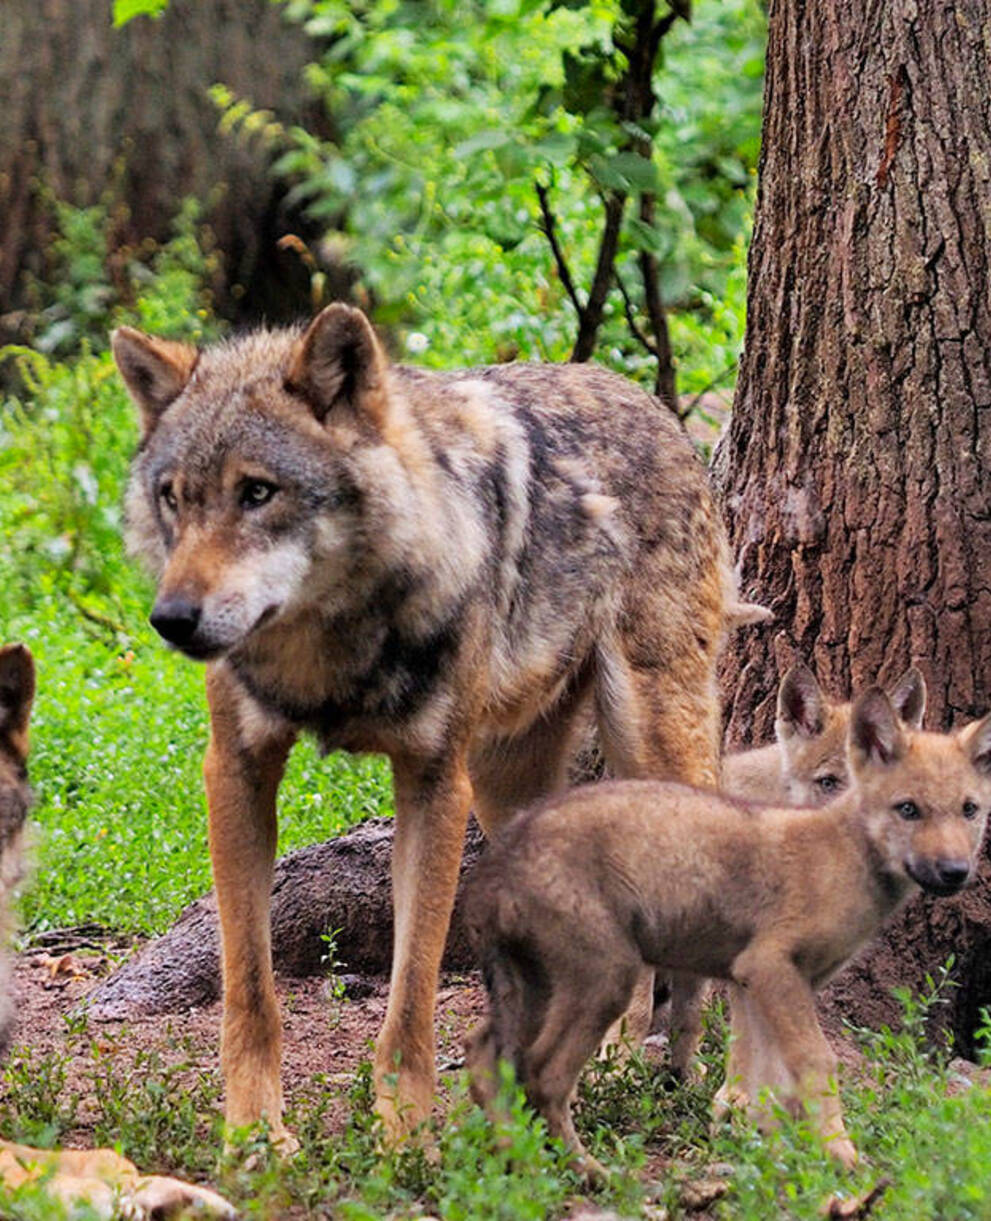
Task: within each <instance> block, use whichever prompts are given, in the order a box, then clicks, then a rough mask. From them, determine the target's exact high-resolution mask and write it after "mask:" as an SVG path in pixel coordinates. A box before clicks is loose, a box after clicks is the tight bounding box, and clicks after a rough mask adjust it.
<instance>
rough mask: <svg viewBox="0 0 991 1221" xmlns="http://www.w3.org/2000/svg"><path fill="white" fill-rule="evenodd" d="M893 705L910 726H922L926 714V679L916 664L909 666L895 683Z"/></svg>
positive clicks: (892, 693)
mask: <svg viewBox="0 0 991 1221" xmlns="http://www.w3.org/2000/svg"><path fill="white" fill-rule="evenodd" d="M891 705H892V707H893V708H894V710H895V712H897V713H898V715H899V716H900V717H901V719H902V720H903V721H904V722H905V724H906V725H908V726H909V728H911V729H921V728H922V718H923V717H924V716H925V715H926V680H925V679H924V678H923V677H922V671H921V670H919V669H918V668H917V667H916V666H909V668H908V669H907V670H906V671H905V673H904V674H903V675H902V676H901V678H900V679H899V680H898V682H896V683H895V685H894V688H893V689H892V692H891Z"/></svg>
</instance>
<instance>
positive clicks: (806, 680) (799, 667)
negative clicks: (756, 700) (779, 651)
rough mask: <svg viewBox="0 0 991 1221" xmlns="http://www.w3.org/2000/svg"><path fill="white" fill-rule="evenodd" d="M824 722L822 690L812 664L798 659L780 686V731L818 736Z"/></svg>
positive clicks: (806, 736)
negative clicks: (810, 666)
mask: <svg viewBox="0 0 991 1221" xmlns="http://www.w3.org/2000/svg"><path fill="white" fill-rule="evenodd" d="M824 725H825V719H824V716H823V699H822V689H821V688H820V686H819V683H818V682H817V681H816V676H815V675H814V674H813V673H812V671H811V670H810V669H809V667H808V666H807V665H805V664H804V663H803V662H800V661H798V662H796V663H795V664H794V665H793V666H792V668H791V669H790V670H789V671H788V673H787V674H786V675H785V676H784V678H783V679H782V680H781V686H780V687H779V688H778V722H777V729H778V733H779V735H780V736H784V737H786V738H790V737H792V736H793V735H795V734H799V735H800V736H801V737H803V738H814V737H815V736H816V734H819V733H822V730H823V727H824Z"/></svg>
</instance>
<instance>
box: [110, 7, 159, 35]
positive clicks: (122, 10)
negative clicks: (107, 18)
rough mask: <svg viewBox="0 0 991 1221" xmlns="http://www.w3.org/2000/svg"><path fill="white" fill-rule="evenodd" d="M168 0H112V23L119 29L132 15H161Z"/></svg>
mask: <svg viewBox="0 0 991 1221" xmlns="http://www.w3.org/2000/svg"><path fill="white" fill-rule="evenodd" d="M168 7H169V0H114V25H115V26H116V27H117V28H118V29H119V28H120V27H121V26H122V25H126V24H127V23H128V22H129V21H130V20H131V19H132V18H134V17H161V15H162V14H163V13H164V12H165V10H166V9H167V8H168Z"/></svg>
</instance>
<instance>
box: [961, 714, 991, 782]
mask: <svg viewBox="0 0 991 1221" xmlns="http://www.w3.org/2000/svg"><path fill="white" fill-rule="evenodd" d="M961 737H962V738H963V740H964V749H965V750H966V751H967V753H968V754H969V755H970V761H971V763H973V765H974V767H975V769H976V770H977V771H978V772H980V774H981V775H982V776H986V777H987V778H988V779H991V714H989V715H988V716H986V717H985V718H984V720H983V721H975V722H974V724H973V725H968V726H967V727H966V729H964V730H963V731H962V733H961Z"/></svg>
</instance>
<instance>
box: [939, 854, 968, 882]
mask: <svg viewBox="0 0 991 1221" xmlns="http://www.w3.org/2000/svg"><path fill="white" fill-rule="evenodd" d="M969 873H970V865H969V863H968V862H967V861H954V860H943V861H937V862H936V874H937V876H938V877H939V880H940V882H941V883H942V885H943V886H945V887H947V889H950V888H952V889H957V888H958V887H960V886H962V885H963V884H964V882H966V881H967V875H968V874H969Z"/></svg>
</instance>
